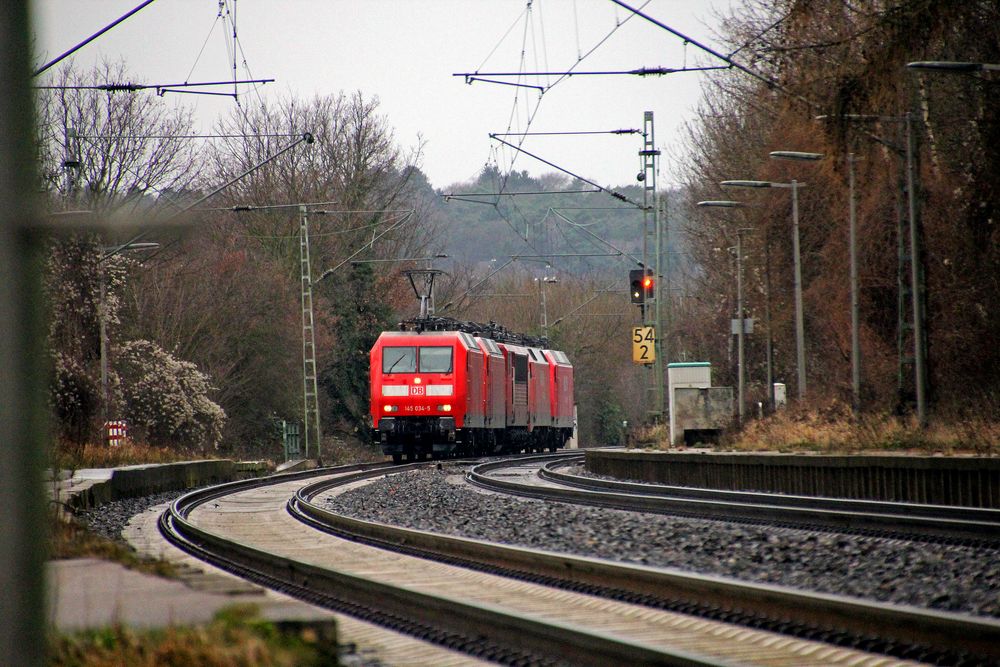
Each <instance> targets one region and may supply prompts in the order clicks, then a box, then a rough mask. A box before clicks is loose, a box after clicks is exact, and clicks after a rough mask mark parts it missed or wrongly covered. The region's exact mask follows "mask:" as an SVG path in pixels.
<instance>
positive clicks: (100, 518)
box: [77, 489, 190, 541]
mask: <svg viewBox="0 0 1000 667" xmlns="http://www.w3.org/2000/svg"><path fill="white" fill-rule="evenodd" d="M188 491H190V489H187V490H184V491H165V492H163V493H157V494H154V495H152V496H141V497H139V498H126V499H124V500H116V501H114V502H110V503H107V504H105V505H101V506H100V507H98V508H96V509H92V510H85V511H82V512H78V513H77V518H79V520H80V521H81V522H82V523H83V524H84V525H85V526H87V528H89V529H90V530H92V531H93V532H95V533H97V534H98V535H103V536H104V537H107V538H109V539H112V540H118V541H121V540H122V530H123V529H124V528H125V525H126V524H128V522H129V520H130V519H131V518H132V517H133V516H135V515H136V514H139V513H141V512H145V511H146V510H147V509H149V508H150V507H154V506H156V505H159V504H161V503H169V502H170V501H172V500H174V499H175V498H179V497H180V496H182V495H184V494H185V493H188Z"/></svg>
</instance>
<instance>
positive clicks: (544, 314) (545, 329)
mask: <svg viewBox="0 0 1000 667" xmlns="http://www.w3.org/2000/svg"><path fill="white" fill-rule="evenodd" d="M535 282H536V283H538V298H539V301H540V303H541V318H542V319H541V325H542V338H548V337H549V317H548V311H547V309H546V306H545V283H550V284H555V283H558V282H559V279H558V278H556V277H555V276H543V277H541V278H535Z"/></svg>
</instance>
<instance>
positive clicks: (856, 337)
mask: <svg viewBox="0 0 1000 667" xmlns="http://www.w3.org/2000/svg"><path fill="white" fill-rule="evenodd" d="M847 174H848V181H847V182H848V192H849V195H848V198H849V202H848V209H849V218H850V220H849V224H848V228H849V235H850V255H851V398H852V403H851V405H852V407H853V408H854V413H855V414H858V413H859V412H860V411H861V335H860V334H861V332H860V326H861V317H860V312H859V309H858V220H857V210H856V208H857V206H856V202H855V199H854V153H848V154H847Z"/></svg>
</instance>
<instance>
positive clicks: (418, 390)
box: [410, 384, 424, 396]
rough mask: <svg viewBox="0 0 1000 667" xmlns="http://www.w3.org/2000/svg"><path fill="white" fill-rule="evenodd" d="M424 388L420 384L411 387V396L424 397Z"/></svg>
mask: <svg viewBox="0 0 1000 667" xmlns="http://www.w3.org/2000/svg"><path fill="white" fill-rule="evenodd" d="M423 395H424V386H423V385H420V384H416V385H412V386H411V387H410V396H423Z"/></svg>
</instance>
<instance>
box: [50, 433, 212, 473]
mask: <svg viewBox="0 0 1000 667" xmlns="http://www.w3.org/2000/svg"><path fill="white" fill-rule="evenodd" d="M206 458H218V455H209V456H206V455H205V454H203V453H201V452H195V451H188V450H184V449H174V448H170V447H152V446H150V445H144V444H141V443H137V442H132V441H131V440H128V441H126V442H125V444H122V445H116V446H113V447H112V446H108V445H104V444H101V445H94V444H85V445H68V444H65V443H60V444H57V445H56V446H55V448H54V449H53V451H52V466H53V467H54V468H55V469H57V470H77V469H79V468H117V467H119V466H127V465H138V464H143V463H174V462H176V461H191V460H194V459H206Z"/></svg>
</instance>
